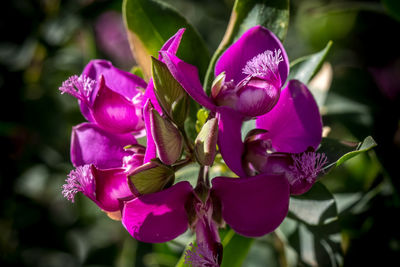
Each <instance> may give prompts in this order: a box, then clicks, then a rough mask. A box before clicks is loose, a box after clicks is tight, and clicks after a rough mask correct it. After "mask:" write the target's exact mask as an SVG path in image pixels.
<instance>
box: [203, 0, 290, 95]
mask: <svg viewBox="0 0 400 267" xmlns="http://www.w3.org/2000/svg"><path fill="white" fill-rule="evenodd" d="M256 25H262V26H264V27H266V28H268V29H269V30H271V31H272V32H273V33H275V34H276V36H278V38H279V39H280V40H283V39H285V36H286V32H287V29H288V26H289V1H288V0H236V1H235V5H234V7H233V10H232V13H231V18H230V20H229V25H228V27H227V29H226V32H225V35H224V38H223V39H222V41H221V43H220V45H219V47H218V49H217V51H215V53H214V55H213V57H212V59H211V62H210V65H209V66H208V69H207V74H206V78H205V80H204V88H205V90H206V92H207V94H209V93H210V91H211V84H212V81H213V79H214V66H215V63H216V62H217V60H218V58H219V57H220V55H221V54H222V53H223V52H224V51H225V50H226V49H227V48H228V47H229V46H230V45H231V44H232V43H233V42H234V41H236V40H237V39H239V37H240V36H241V35H242V34H243V33H244V32H245V31H246V30H248V29H250V28H251V27H253V26H256Z"/></svg>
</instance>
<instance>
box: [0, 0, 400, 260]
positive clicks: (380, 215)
mask: <svg viewBox="0 0 400 267" xmlns="http://www.w3.org/2000/svg"><path fill="white" fill-rule="evenodd" d="M164 2H167V3H169V4H171V5H173V6H174V7H175V8H176V9H177V10H179V11H180V12H181V13H182V14H184V15H185V17H186V18H188V20H189V21H190V22H191V23H192V24H193V25H194V26H195V27H196V28H197V29H198V31H199V32H200V34H201V35H202V37H203V38H204V39H205V41H206V42H207V44H208V46H209V50H210V52H213V51H214V50H215V49H216V47H217V46H218V44H219V42H220V40H221V38H222V36H223V33H224V31H225V28H226V25H227V23H228V20H229V16H230V11H231V9H232V6H233V0H204V1H200V0H175V1H174V0H164ZM290 4H291V10H290V12H291V18H290V26H289V31H288V35H287V38H286V40H285V42H284V45H285V47H286V48H287V53H288V55H289V57H290V59H291V60H294V59H296V58H299V57H301V56H305V55H308V54H310V53H314V52H317V51H320V50H321V49H323V48H324V47H325V45H326V44H327V42H328V41H329V40H332V41H333V47H332V50H331V51H330V53H329V56H328V58H327V62H328V63H327V64H325V65H324V68H323V69H324V70H325V76H324V77H325V79H323V81H324V83H323V85H325V87H324V88H325V90H329V91H328V94H327V96H326V102H325V106H324V108H323V109H322V114H323V120H324V125H326V126H329V128H330V132H329V137H332V138H338V139H342V140H348V141H361V140H363V139H364V138H365V137H366V136H368V135H371V136H372V137H373V138H374V139H375V140H376V142H377V143H378V146H377V147H376V148H375V149H374V151H371V152H369V153H366V154H363V155H361V156H358V157H356V158H353V159H351V160H350V161H348V162H347V163H345V164H344V165H343V166H341V167H339V168H338V169H336V170H334V171H333V172H331V173H329V174H328V175H327V176H326V177H324V178H323V180H322V182H323V183H324V184H325V185H326V186H327V187H328V188H329V189H330V190H331V191H332V192H333V193H334V195H335V197H336V198H337V200H338V205H339V211H340V217H339V223H340V227H341V232H340V236H341V246H342V249H343V264H344V266H395V265H397V264H400V230H399V226H400V219H399V216H398V214H400V198H399V190H400V171H399V164H400V156H399V152H400V41H399V38H396V37H398V35H399V34H400V23H399V21H400V3H399V2H398V1H396V0H393V1H391V0H384V1H378V0H375V1H345V0H340V1H334V0H331V1H329V0H293V1H291V3H290ZM121 5H122V1H121V0H109V1H106V0H97V1H96V0H13V1H3V2H2V4H1V8H0V14H1V15H0V33H1V35H0V87H1V90H0V94H1V99H2V100H1V105H0V110H1V112H0V140H1V141H0V144H1V145H0V149H1V152H0V155H1V161H0V164H1V167H0V175H1V176H0V190H1V191H0V192H1V193H0V199H1V202H0V265H1V266H43V267H44V266H55V267H56V266H121V267H122V266H137V267H139V266H174V264H175V263H176V262H177V260H178V259H179V257H180V254H181V252H182V250H183V249H184V244H183V243H182V242H183V241H182V240H181V241H180V240H177V241H174V242H170V243H168V244H145V243H140V242H137V241H135V240H134V239H133V238H131V237H130V236H129V234H128V233H127V232H126V231H125V230H124V228H123V227H122V225H121V224H120V223H119V222H116V221H113V220H111V219H109V218H108V217H107V216H106V215H105V214H104V213H102V212H101V211H100V210H99V209H98V208H97V206H96V205H95V204H93V203H92V202H90V200H88V199H87V198H84V197H81V196H78V197H77V198H76V203H75V204H71V203H70V202H68V201H67V200H65V199H64V198H63V197H62V194H61V187H62V185H63V183H64V180H65V178H66V174H67V173H68V172H69V171H70V170H71V168H72V165H71V164H70V162H69V141H70V132H71V127H72V126H73V125H76V124H78V123H80V122H82V121H84V118H83V117H82V116H81V114H80V112H79V109H78V105H77V103H76V101H75V100H74V99H73V98H72V97H69V96H66V95H65V96H61V95H60V93H59V91H58V87H59V86H60V85H61V83H62V82H63V81H64V80H65V79H67V78H68V77H69V76H71V75H73V74H80V73H81V71H82V69H83V67H84V66H85V65H86V64H87V63H88V61H89V60H91V59H95V58H105V59H109V60H111V61H112V62H113V64H114V65H115V66H117V67H120V68H122V69H125V70H129V69H130V68H131V67H132V66H133V65H134V64H135V62H134V60H133V58H132V56H131V54H130V50H129V47H128V44H127V41H126V36H125V32H124V26H123V23H122V18H121ZM396 39H397V40H396ZM267 241H268V239H266V240H264V239H260V240H259V241H258V242H256V245H253V247H252V248H251V250H250V253H249V255H248V257H247V259H246V261H245V264H244V266H270V267H272V266H281V263H280V262H279V259H277V258H278V257H276V251H275V250H274V246H273V245H271V244H270V243H269V242H267ZM299 266H308V265H307V263H304V262H303V263H301V262H300V263H299Z"/></svg>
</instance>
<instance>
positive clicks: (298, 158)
mask: <svg viewBox="0 0 400 267" xmlns="http://www.w3.org/2000/svg"><path fill="white" fill-rule="evenodd" d="M221 120H223V121H225V122H226V123H230V125H229V129H230V130H231V131H232V134H235V135H238V136H239V135H240V130H241V123H238V122H234V121H233V120H230V116H225V114H222V118H221ZM256 128H257V129H254V130H252V131H251V132H249V133H248V134H247V137H246V138H245V140H244V142H242V140H241V138H240V140H239V138H238V137H237V138H236V139H233V138H227V139H225V145H226V146H232V147H235V148H239V149H236V150H233V149H232V150H231V153H230V154H229V157H225V158H224V160H225V162H226V164H227V165H228V166H229V167H230V166H231V165H233V164H237V162H239V161H241V164H240V165H239V166H235V170H240V171H239V173H243V172H244V173H246V174H247V175H255V174H258V173H269V174H284V175H285V177H286V179H287V180H288V182H289V184H290V192H291V194H302V193H304V192H306V191H308V190H309V189H310V188H311V186H312V185H313V184H314V182H315V181H316V178H317V176H318V174H319V173H320V172H321V170H322V167H323V166H324V165H325V164H326V157H325V155H324V154H319V153H316V152H315V150H316V149H317V148H318V146H319V144H320V142H321V139H322V120H321V116H320V114H319V110H318V106H317V104H316V102H315V100H314V98H313V96H312V94H311V93H310V91H309V90H308V88H307V87H306V86H305V85H304V84H302V83H301V82H299V81H296V80H291V81H289V83H288V85H287V87H286V88H285V89H283V90H282V93H281V96H280V98H279V101H278V103H277V104H276V106H275V107H274V108H273V109H272V110H271V111H270V112H268V113H267V114H265V115H263V116H260V117H258V118H257V119H256ZM240 151H242V152H240ZM232 169H233V168H232Z"/></svg>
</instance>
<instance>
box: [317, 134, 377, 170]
mask: <svg viewBox="0 0 400 267" xmlns="http://www.w3.org/2000/svg"><path fill="white" fill-rule="evenodd" d="M376 145H377V144H376V142H375V140H374V139H373V138H372V137H371V136H368V137H366V138H365V139H364V141H362V142H359V143H355V142H344V141H339V140H335V139H330V138H323V139H322V142H321V146H320V147H319V148H318V150H317V151H318V152H319V153H324V154H325V155H326V156H327V158H328V165H327V166H325V168H324V170H325V172H326V171H327V170H329V169H331V168H332V167H337V166H339V165H341V164H342V163H343V162H345V161H347V160H349V159H351V158H352V157H355V156H357V155H358V154H360V153H363V152H366V151H368V150H370V149H371V148H373V147H375V146H376Z"/></svg>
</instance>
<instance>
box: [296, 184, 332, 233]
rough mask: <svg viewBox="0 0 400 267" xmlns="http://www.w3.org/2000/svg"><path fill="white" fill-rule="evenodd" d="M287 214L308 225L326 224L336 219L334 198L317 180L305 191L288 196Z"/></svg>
mask: <svg viewBox="0 0 400 267" xmlns="http://www.w3.org/2000/svg"><path fill="white" fill-rule="evenodd" d="M289 216H290V217H291V218H295V219H297V220H300V221H302V222H304V223H306V224H308V225H322V224H326V223H328V222H330V221H333V220H335V219H336V216H337V208H336V202H335V198H334V197H333V195H332V194H331V193H330V192H329V191H328V189H326V187H325V186H324V185H323V184H321V183H320V182H317V183H315V184H314V185H313V187H312V188H311V189H310V190H309V191H308V192H307V193H305V194H302V195H299V196H292V197H291V198H290V205H289Z"/></svg>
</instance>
